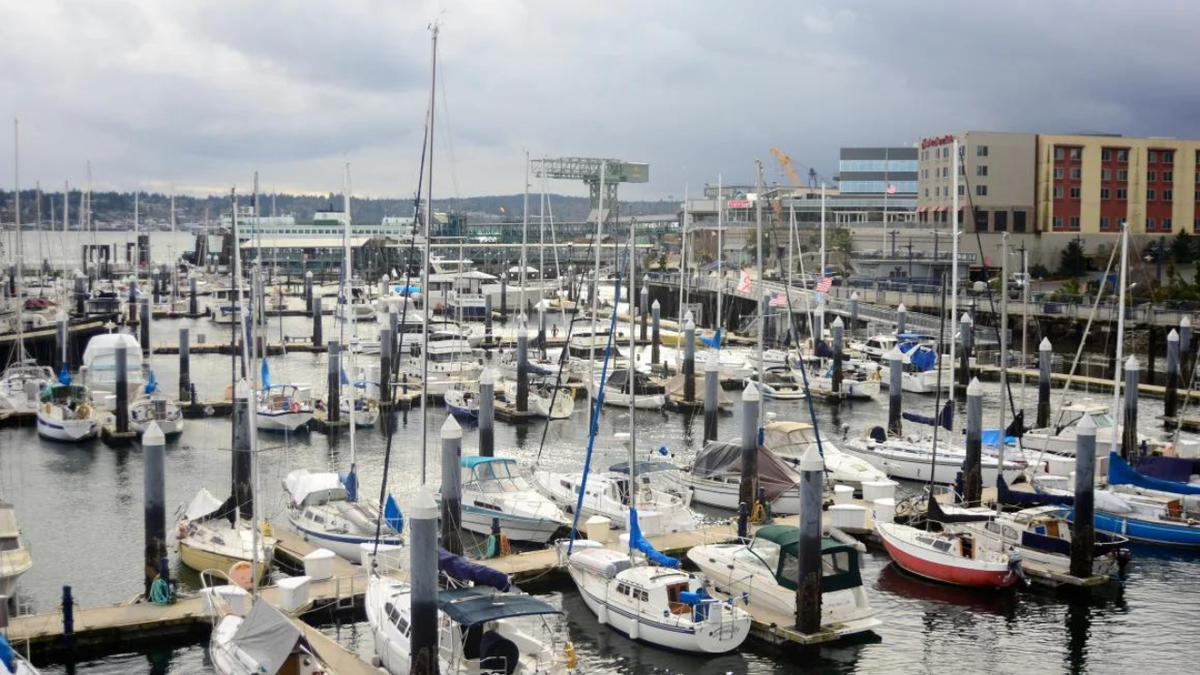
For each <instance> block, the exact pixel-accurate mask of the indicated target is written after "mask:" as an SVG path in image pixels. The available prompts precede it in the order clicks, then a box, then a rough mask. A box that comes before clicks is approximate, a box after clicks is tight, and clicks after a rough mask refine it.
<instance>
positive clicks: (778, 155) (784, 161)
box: [771, 148, 804, 188]
mask: <svg viewBox="0 0 1200 675" xmlns="http://www.w3.org/2000/svg"><path fill="white" fill-rule="evenodd" d="M771 154H772V155H775V161H777V162H779V167H780V168H782V169H783V172H784V173H785V174H787V177H788V180H790V181H792V185H793V186H794V187H798V188H801V187H804V183H802V182H801V181H800V176H799V175H798V174H797V173H796V169H795V168H794V167H793V166H792V158H791V157H788V154H787V153H786V152H784V151H782V150H780V149H779V148H771Z"/></svg>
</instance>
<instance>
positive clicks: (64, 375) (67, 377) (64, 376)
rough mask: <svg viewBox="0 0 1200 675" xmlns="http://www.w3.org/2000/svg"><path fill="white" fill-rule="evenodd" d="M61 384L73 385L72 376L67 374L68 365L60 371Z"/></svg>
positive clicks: (64, 365) (59, 380) (59, 381)
mask: <svg viewBox="0 0 1200 675" xmlns="http://www.w3.org/2000/svg"><path fill="white" fill-rule="evenodd" d="M58 383H59V384H71V374H70V373H68V372H67V365H66V364H65V363H64V364H63V367H62V370H60V371H58Z"/></svg>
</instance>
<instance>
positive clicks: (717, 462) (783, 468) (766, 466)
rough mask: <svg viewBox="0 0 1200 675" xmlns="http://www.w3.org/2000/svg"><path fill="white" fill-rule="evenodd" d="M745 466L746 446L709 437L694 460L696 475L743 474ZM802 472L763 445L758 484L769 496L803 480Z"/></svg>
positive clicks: (693, 465)
mask: <svg viewBox="0 0 1200 675" xmlns="http://www.w3.org/2000/svg"><path fill="white" fill-rule="evenodd" d="M741 470H742V446H741V444H740V443H731V442H727V441H709V442H708V443H706V444H705V445H704V448H703V449H701V450H700V452H699V453H698V454H697V455H696V461H695V462H694V463H693V464H692V475H694V476H696V477H697V478H716V477H718V476H727V475H730V474H740V473H741ZM799 482H800V474H799V473H797V472H796V470H795V469H793V468H792V467H790V466H788V465H787V464H786V463H784V461H783V460H781V459H779V457H778V456H776V455H775V453H773V452H771V451H770V450H768V449H766V448H764V447H762V446H759V448H758V484H759V486H760V487H762V488H763V490H765V491H766V493H767V499H769V500H771V501H774V500H775V498H776V497H778V496H779V495H781V494H783V493H784V492H787V491H788V489H790V488H791V487H793V486H795V485H797V484H799Z"/></svg>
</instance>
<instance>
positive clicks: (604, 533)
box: [583, 516, 612, 543]
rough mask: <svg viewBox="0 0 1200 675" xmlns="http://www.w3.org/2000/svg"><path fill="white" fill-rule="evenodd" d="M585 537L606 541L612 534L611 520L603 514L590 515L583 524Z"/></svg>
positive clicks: (601, 541)
mask: <svg viewBox="0 0 1200 675" xmlns="http://www.w3.org/2000/svg"><path fill="white" fill-rule="evenodd" d="M583 531H584V532H586V533H587V538H588V539H591V540H592V541H598V542H600V543H607V542H608V541H609V539H610V538H611V536H612V521H611V520H609V519H608V518H605V517H604V516H592V517H591V518H588V519H587V521H586V522H585V523H584V524H583Z"/></svg>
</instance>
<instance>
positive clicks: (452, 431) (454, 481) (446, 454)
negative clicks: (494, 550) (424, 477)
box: [441, 415, 463, 555]
mask: <svg viewBox="0 0 1200 675" xmlns="http://www.w3.org/2000/svg"><path fill="white" fill-rule="evenodd" d="M441 436H442V547H443V548H445V549H446V550H447V551H450V552H451V553H453V554H455V555H462V552H463V544H462V534H461V530H460V529H459V528H460V527H461V526H462V436H463V432H462V427H461V426H459V424H458V421H457V420H455V419H454V415H446V421H445V423H443V424H442V433H441Z"/></svg>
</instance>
